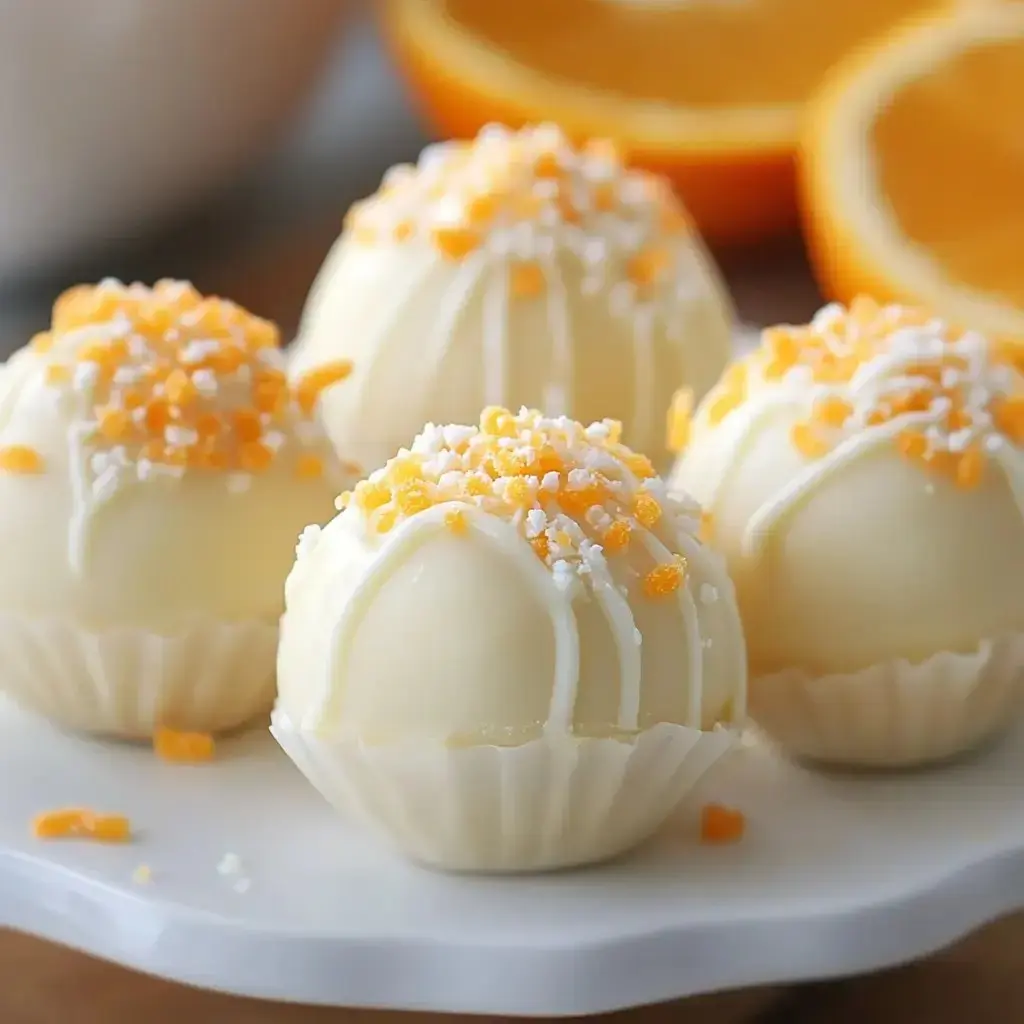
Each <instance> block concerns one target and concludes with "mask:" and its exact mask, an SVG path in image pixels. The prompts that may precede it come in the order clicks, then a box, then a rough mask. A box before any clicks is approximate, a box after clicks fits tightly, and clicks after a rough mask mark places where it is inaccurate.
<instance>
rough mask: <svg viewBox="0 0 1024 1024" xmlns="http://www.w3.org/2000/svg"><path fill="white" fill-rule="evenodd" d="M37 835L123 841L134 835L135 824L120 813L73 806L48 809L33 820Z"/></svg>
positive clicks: (52, 837)
mask: <svg viewBox="0 0 1024 1024" xmlns="http://www.w3.org/2000/svg"><path fill="white" fill-rule="evenodd" d="M32 835H33V836H35V838H36V839H93V840H96V841H98V842H105V843H123V842H126V841H127V840H129V839H131V825H130V823H129V821H128V819H127V818H126V817H124V816H122V815H119V814H96V813H95V812H94V811H90V810H86V809H76V808H69V809H65V810H57V811H44V812H43V813H42V814H38V815H36V817H35V818H34V819H33V821H32Z"/></svg>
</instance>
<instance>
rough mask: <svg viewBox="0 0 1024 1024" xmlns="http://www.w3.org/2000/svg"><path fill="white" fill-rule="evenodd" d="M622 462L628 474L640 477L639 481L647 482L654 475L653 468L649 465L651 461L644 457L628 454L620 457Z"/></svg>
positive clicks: (636, 453)
mask: <svg viewBox="0 0 1024 1024" xmlns="http://www.w3.org/2000/svg"><path fill="white" fill-rule="evenodd" d="M622 461H623V462H624V463H625V464H626V468H627V469H628V470H629V471H630V473H632V474H633V475H634V476H638V477H640V479H641V480H649V479H650V478H651V477H652V476H654V475H655V472H654V466H653V465H651V460H650V459H649V458H647V456H646V455H640V454H639V453H638V452H630V453H629V454H628V455H623V456H622Z"/></svg>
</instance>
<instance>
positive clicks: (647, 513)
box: [633, 493, 662, 529]
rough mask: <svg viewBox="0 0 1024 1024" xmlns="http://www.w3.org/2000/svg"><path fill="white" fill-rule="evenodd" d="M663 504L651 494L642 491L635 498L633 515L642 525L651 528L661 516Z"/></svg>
mask: <svg viewBox="0 0 1024 1024" xmlns="http://www.w3.org/2000/svg"><path fill="white" fill-rule="evenodd" d="M661 511H662V510H661V505H660V504H659V503H658V501H657V499H656V498H652V497H651V496H650V495H649V494H644V493H640V494H638V495H637V496H636V497H635V498H634V499H633V515H634V516H636V520H637V522H638V523H639V524H640V525H641V526H646V527H647V529H650V528H651V527H652V526H654V524H655V523H656V522H657V521H658V520H659V519H660V518H661Z"/></svg>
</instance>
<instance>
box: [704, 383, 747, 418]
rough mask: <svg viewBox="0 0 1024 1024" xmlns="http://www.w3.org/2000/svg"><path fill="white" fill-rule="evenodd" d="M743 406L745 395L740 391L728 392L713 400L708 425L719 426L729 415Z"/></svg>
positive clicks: (709, 408)
mask: <svg viewBox="0 0 1024 1024" xmlns="http://www.w3.org/2000/svg"><path fill="white" fill-rule="evenodd" d="M742 404H743V394H742V392H739V391H726V392H724V393H723V394H721V395H718V396H717V397H716V398H715V399H713V400H712V402H711V404H710V405H709V406H708V423H710V424H711V426H713V427H714V426H717V425H718V424H719V423H721V422H722V420H724V419H725V417H726V416H728V415H729V413H731V412H733V411H734V410H735V409H738V408H739V407H740V405H742Z"/></svg>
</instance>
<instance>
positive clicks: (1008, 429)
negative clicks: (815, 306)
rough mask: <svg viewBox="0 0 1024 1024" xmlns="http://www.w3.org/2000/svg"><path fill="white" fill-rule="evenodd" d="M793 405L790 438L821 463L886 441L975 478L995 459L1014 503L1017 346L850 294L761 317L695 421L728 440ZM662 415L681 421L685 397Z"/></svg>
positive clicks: (1022, 421) (684, 426)
mask: <svg viewBox="0 0 1024 1024" xmlns="http://www.w3.org/2000/svg"><path fill="white" fill-rule="evenodd" d="M780 407H790V408H795V409H798V410H800V412H801V415H800V416H799V418H798V419H797V420H796V422H795V423H794V425H793V427H792V430H791V434H790V439H791V442H792V444H793V445H794V447H795V448H796V449H797V450H798V451H799V452H800V453H801V454H802V455H803V456H805V457H806V458H807V459H808V460H811V469H810V470H809V472H810V473H812V474H819V475H820V474H821V473H824V472H826V471H828V472H831V471H832V470H833V469H834V468H838V467H839V466H840V465H843V464H845V463H846V462H848V461H849V460H850V459H852V458H855V457H857V456H858V455H859V454H860V453H862V452H863V451H864V450H865V446H874V445H878V444H892V445H894V446H895V447H896V448H897V449H898V450H899V452H900V453H901V454H902V455H903V456H905V457H906V458H907V459H908V460H910V461H911V462H912V463H913V464H914V465H915V466H918V467H919V468H920V469H922V470H924V471H925V472H928V473H933V474H941V475H943V476H945V477H946V478H948V479H949V480H951V481H952V482H954V483H955V484H956V485H957V486H958V487H962V488H974V487H977V486H978V485H979V484H980V482H981V480H982V479H983V476H984V473H985V471H986V469H987V468H988V466H989V464H990V463H992V462H995V463H996V464H997V465H998V466H1001V467H1002V469H1003V471H1004V472H1005V473H1006V474H1007V476H1008V478H1009V480H1010V483H1011V487H1012V488H1013V490H1014V492H1015V493H1016V494H1017V496H1018V500H1019V502H1020V503H1021V505H1022V508H1024V457H1022V451H1021V449H1022V446H1024V349H1021V348H1016V347H1014V346H1012V345H1008V344H997V343H995V342H992V341H990V340H989V339H987V338H985V337H983V336H982V335H980V334H978V333H976V332H973V331H964V330H958V329H954V328H953V327H951V326H950V325H948V324H946V323H944V322H943V321H942V320H940V319H937V318H935V317H933V316H932V315H931V314H930V313H928V312H926V311H924V310H919V309H910V308H905V307H902V306H896V305H891V306H883V305H880V304H878V303H877V302H875V301H873V300H870V299H859V300H856V301H855V302H853V303H852V304H851V306H850V307H849V309H846V308H844V307H842V306H840V305H838V304H833V305H830V306H826V307H825V308H824V309H822V310H821V311H820V312H819V313H818V314H817V315H816V316H815V317H814V319H813V320H812V321H811V323H810V324H808V325H807V326H802V327H790V326H782V327H772V328H769V329H767V330H765V331H764V332H763V334H762V341H761V345H760V347H759V349H758V350H757V351H756V352H755V353H754V354H752V355H751V356H749V357H748V358H746V359H744V360H741V361H739V362H737V363H735V364H734V365H733V366H732V367H731V368H730V369H729V370H728V371H727V372H726V374H725V376H724V377H723V379H722V381H721V383H720V384H719V385H718V388H717V389H716V390H715V391H713V392H712V394H711V395H710V396H709V398H708V401H707V402H706V403H705V405H704V407H703V409H702V412H701V415H700V417H699V424H700V426H701V427H702V428H711V429H720V430H722V431H728V432H729V436H730V437H733V436H735V438H736V441H737V443H739V441H740V440H741V438H742V437H743V436H744V435H746V434H747V433H749V431H750V430H751V429H754V428H755V427H756V425H757V423H758V422H760V421H761V420H762V418H763V417H765V416H766V415H770V414H771V413H772V411H773V410H777V409H779V408H780ZM676 412H677V414H676V417H675V420H674V422H672V423H671V424H670V429H671V433H672V434H673V436H674V438H675V439H676V442H677V444H682V443H684V441H685V439H686V437H687V436H688V433H689V424H688V418H689V405H688V403H687V402H686V401H685V396H683V397H682V398H681V400H680V401H679V402H678V403H677V410H676Z"/></svg>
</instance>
